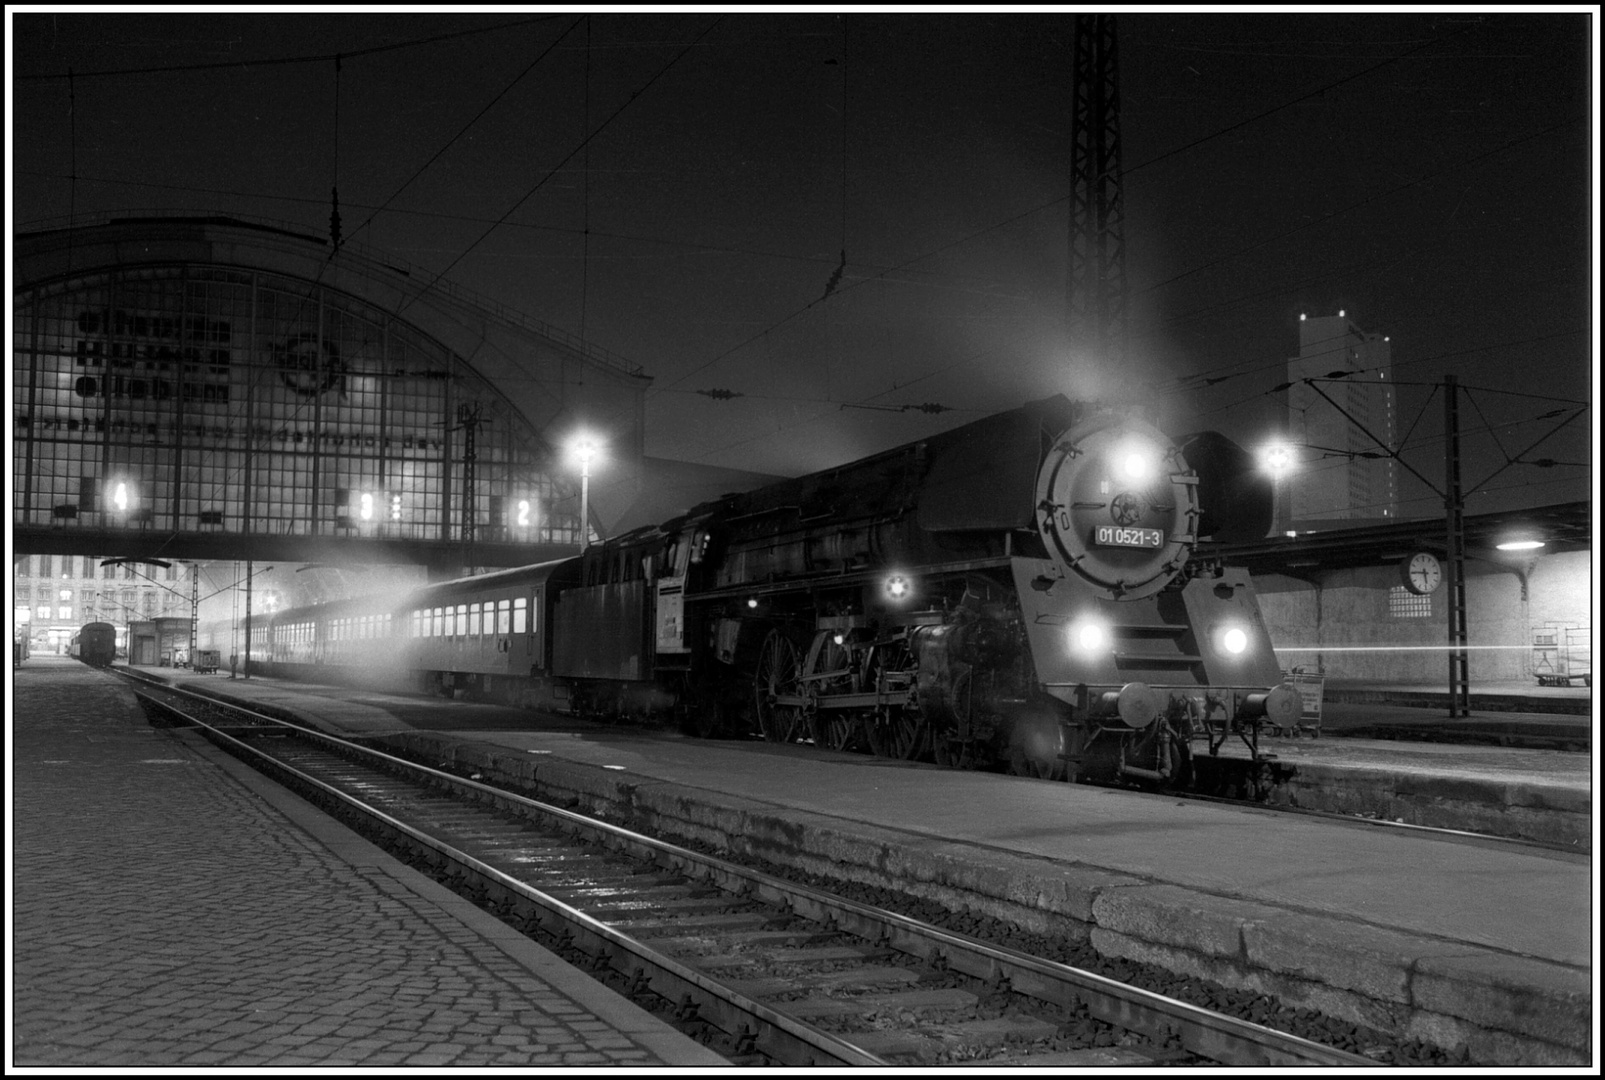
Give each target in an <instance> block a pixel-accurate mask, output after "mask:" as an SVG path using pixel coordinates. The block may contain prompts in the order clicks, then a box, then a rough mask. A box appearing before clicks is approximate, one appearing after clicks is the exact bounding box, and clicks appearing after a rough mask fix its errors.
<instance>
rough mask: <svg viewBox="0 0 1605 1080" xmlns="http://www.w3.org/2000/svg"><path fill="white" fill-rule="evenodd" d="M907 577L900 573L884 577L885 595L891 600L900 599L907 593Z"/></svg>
mask: <svg viewBox="0 0 1605 1080" xmlns="http://www.w3.org/2000/svg"><path fill="white" fill-rule="evenodd" d="M909 588H910V586H909V583H908V578H906V577H904V576H903V575H902V574H893V575H892V576H891V577H889V578H887V579H886V595H887V596H888V597H890V598H891V599H893V600H901V599H903V598H904V597H905V596H907V595H908V593H909Z"/></svg>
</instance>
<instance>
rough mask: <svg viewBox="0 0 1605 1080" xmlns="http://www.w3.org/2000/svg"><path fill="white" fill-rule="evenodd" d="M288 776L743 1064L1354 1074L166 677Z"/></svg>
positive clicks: (1301, 1046) (1250, 1028) (1291, 1048)
mask: <svg viewBox="0 0 1605 1080" xmlns="http://www.w3.org/2000/svg"><path fill="white" fill-rule="evenodd" d="M136 693H137V696H138V697H139V699H140V701H141V704H142V706H144V708H145V709H146V712H147V715H149V716H150V717H151V718H152V720H153V722H161V723H176V724H183V725H189V724H194V725H197V726H199V727H200V728H202V729H203V731H204V732H205V734H206V737H208V738H210V739H212V740H213V741H214V742H217V743H218V744H219V745H222V746H224V747H225V748H227V749H228V750H229V751H230V752H232V753H235V754H237V755H239V756H241V757H242V758H245V759H247V760H249V761H250V762H251V763H252V764H254V765H255V766H256V767H258V768H259V769H261V770H262V771H264V772H266V773H268V774H269V775H273V776H275V777H276V778H278V779H280V780H282V781H283V782H286V783H288V784H290V785H291V786H293V787H295V788H297V789H298V790H300V791H301V792H302V793H304V794H306V795H308V796H309V797H311V798H312V799H314V801H317V802H319V803H321V804H323V805H324V806H325V807H327V808H329V809H330V810H331V811H332V812H333V813H335V815H336V816H337V817H340V818H341V819H343V820H345V821H346V822H347V823H349V824H353V825H354V826H356V827H358V828H359V830H360V831H363V832H365V833H367V834H368V835H370V836H371V837H373V838H375V839H376V840H377V841H378V842H380V843H381V844H382V845H383V846H386V847H389V848H390V849H391V850H392V851H393V852H395V853H397V854H398V855H399V856H400V857H402V858H404V859H405V860H407V861H409V862H411V863H413V864H414V865H415V866H417V867H419V868H420V869H423V870H424V871H426V872H428V873H430V874H431V875H433V876H434V877H436V878H437V879H438V880H442V881H445V882H447V883H448V884H450V885H452V887H454V888H456V889H457V890H458V891H459V892H462V893H464V894H465V895H467V896H469V897H471V898H472V899H474V900H475V901H476V902H478V903H480V904H481V905H482V906H484V907H486V908H487V909H488V910H491V911H493V912H495V913H496V914H497V915H499V916H500V917H501V918H502V919H504V920H505V921H507V922H509V923H511V924H513V925H515V926H518V927H520V928H521V929H523V930H525V931H526V932H528V933H530V934H531V935H532V936H534V937H535V938H536V939H537V940H539V941H541V942H542V943H543V944H546V945H548V946H549V947H552V948H554V949H555V951H557V952H559V954H560V955H563V956H564V957H565V958H566V959H569V960H570V962H573V963H576V964H577V965H578V966H580V967H582V968H584V969H586V970H589V971H590V972H592V973H593V975H595V976H596V977H598V978H599V979H601V980H602V981H604V982H607V983H609V984H611V985H612V986H613V987H614V988H615V989H618V990H619V991H620V992H622V993H625V994H626V995H627V996H629V997H631V998H632V999H634V1000H636V1001H637V1002H638V1003H639V1004H642V1005H643V1006H644V1007H647V1008H649V1009H651V1010H653V1011H655V1012H658V1013H659V1014H660V1015H664V1016H665V1018H667V1019H670V1020H671V1022H673V1023H675V1024H676V1026H679V1027H681V1028H682V1030H686V1031H688V1032H690V1033H692V1034H694V1035H696V1036H697V1037H699V1038H701V1039H702V1040H703V1041H704V1042H706V1043H707V1044H708V1045H709V1046H711V1047H712V1048H714V1049H716V1050H717V1051H719V1052H720V1053H722V1054H724V1055H725V1056H726V1057H728V1058H729V1059H730V1060H731V1061H732V1062H735V1063H737V1064H744V1065H777V1066H793V1067H809V1066H814V1067H817V1066H849V1065H859V1066H886V1065H891V1066H897V1065H905V1066H907V1065H933V1064H962V1063H965V1062H976V1063H984V1064H985V1065H987V1066H988V1067H996V1066H1038V1065H1057V1066H1067V1067H1075V1066H1080V1067H1112V1066H1128V1067H1129V1066H1136V1067H1163V1066H1167V1065H1199V1064H1219V1065H1229V1066H1263V1067H1299V1066H1316V1067H1319V1066H1325V1067H1354V1066H1367V1065H1377V1064H1381V1063H1384V1062H1385V1061H1388V1060H1391V1059H1392V1055H1391V1050H1390V1048H1388V1047H1386V1046H1384V1045H1378V1046H1375V1047H1366V1048H1365V1049H1366V1050H1367V1051H1368V1053H1367V1054H1360V1053H1354V1052H1350V1051H1347V1050H1343V1049H1338V1048H1336V1047H1333V1046H1329V1045H1324V1044H1322V1043H1319V1042H1316V1041H1312V1040H1310V1039H1307V1038H1302V1037H1299V1036H1297V1035H1292V1034H1289V1033H1286V1032H1281V1031H1276V1030H1273V1029H1272V1028H1270V1027H1266V1026H1264V1025H1261V1024H1256V1023H1252V1022H1249V1021H1245V1020H1243V1019H1240V1018H1237V1017H1234V1016H1228V1015H1225V1014H1222V1013H1219V1012H1215V1011H1212V1010H1209V1009H1206V1008H1202V1007H1200V1006H1198V1005H1195V1004H1190V1003H1188V1002H1185V1001H1179V1000H1175V999H1172V998H1167V997H1164V996H1162V995H1160V994H1156V993H1153V992H1151V991H1147V990H1143V989H1139V988H1137V987H1134V986H1130V985H1125V984H1123V983H1120V982H1118V981H1116V980H1113V979H1110V978H1107V977H1104V976H1102V975H1099V974H1096V973H1093V972H1090V971H1084V970H1081V969H1078V968H1074V967H1071V966H1068V965H1065V964H1062V963H1058V962H1056V961H1053V960H1049V959H1044V958H1042V957H1038V956H1033V955H1030V954H1028V953H1026V952H1022V951H1019V950H1016V949H1011V948H1007V947H1002V946H999V945H995V944H989V943H987V942H985V941H982V940H979V939H976V938H973V937H970V936H967V935H965V934H960V933H955V932H952V931H949V930H945V929H943V928H941V927H939V926H935V925H932V924H929V923H925V922H921V921H920V920H918V919H915V918H911V917H909V916H906V915H902V914H898V913H896V912H893V911H890V910H885V909H882V908H877V907H874V906H871V905H868V904H864V903H861V902H857V901H854V900H851V899H846V898H843V897H841V896H836V895H833V894H831V893H830V892H828V891H826V890H824V889H821V888H817V887H812V886H809V885H805V884H799V883H797V882H795V881H791V880H787V879H785V878H782V877H779V876H774V875H770V874H766V873H763V872H761V871H757V870H753V869H750V868H747V867H743V866H740V865H737V864H734V863H731V862H728V861H725V860H723V859H720V858H717V857H714V856H712V855H708V854H702V853H698V852H695V851H691V850H689V849H686V848H683V847H679V846H676V845H672V844H667V843H664V842H662V841H659V840H656V839H653V838H651V837H647V836H643V835H640V834H638V833H634V832H631V831H629V830H626V829H622V828H619V827H618V826H615V825H612V824H609V823H607V822H604V821H599V820H596V819H593V818H587V817H583V816H581V815H579V814H576V813H573V812H571V811H569V810H566V809H563V808H561V807H557V806H552V805H548V804H544V803H540V802H537V801H535V800H533V799H529V798H526V797H524V796H522V795H519V794H516V793H512V792H508V791H505V790H501V789H498V788H494V787H491V786H489V785H486V784H482V783H479V782H477V781H475V780H473V779H471V778H463V777H459V776H455V775H452V774H449V773H445V772H441V771H438V770H434V769H429V768H425V767H423V766H419V765H416V764H413V763H410V762H407V761H403V760H402V759H399V758H395V757H391V756H389V755H385V754H381V753H379V752H377V751H374V750H371V749H368V748H366V747H362V746H359V745H356V744H353V743H350V742H346V741H345V740H340V739H335V738H331V737H329V736H326V735H322V734H319V733H315V732H309V731H306V730H304V729H301V728H297V727H294V726H293V725H289V724H286V723H284V722H282V721H278V720H274V719H272V718H269V717H266V716H263V715H261V714H258V713H253V712H250V711H249V710H245V709H242V708H239V707H237V706H233V705H228V704H225V703H222V702H219V701H217V700H215V699H211V698H202V697H199V696H196V695H192V694H188V693H186V692H184V691H181V690H176V689H173V688H157V687H144V688H141V689H140V690H138V691H136Z"/></svg>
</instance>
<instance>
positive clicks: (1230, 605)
mask: <svg viewBox="0 0 1605 1080" xmlns="http://www.w3.org/2000/svg"><path fill="white" fill-rule="evenodd" d="M1206 434H1207V435H1208V437H1201V438H1194V439H1191V440H1187V441H1186V442H1185V445H1180V444H1178V443H1177V442H1176V441H1173V440H1172V439H1170V438H1169V437H1168V436H1166V435H1165V434H1164V433H1162V432H1161V431H1160V430H1159V429H1158V428H1157V427H1155V426H1153V425H1152V424H1150V423H1149V422H1147V421H1146V420H1143V419H1141V418H1139V417H1134V416H1131V415H1127V414H1124V413H1121V412H1118V411H1115V410H1111V409H1107V408H1103V407H1100V406H1097V405H1093V404H1088V403H1083V402H1075V401H1071V400H1069V399H1068V398H1066V397H1064V396H1055V397H1051V398H1047V399H1044V400H1040V401H1035V402H1030V403H1027V404H1026V405H1024V406H1021V407H1019V408H1016V409H1012V410H1009V411H1007V412H1003V413H998V414H995V415H993V416H989V417H986V418H984V419H981V420H978V421H975V422H973V423H970V424H967V425H964V426H962V427H958V428H955V429H953V430H951V431H948V432H945V433H942V434H939V435H935V436H931V437H929V438H925V439H921V440H918V441H916V442H913V443H909V444H907V445H904V446H900V447H897V448H895V449H892V450H889V451H886V452H883V453H879V454H875V455H872V456H869V457H865V458H863V459H860V460H858V461H854V462H851V463H849V464H846V465H842V466H839V467H836V468H832V469H827V470H824V471H822V472H817V473H813V474H811V475H808V476H804V477H800V478H797V479H793V480H786V481H782V482H779V483H775V484H771V485H769V486H766V487H763V488H759V489H757V490H755V491H751V492H748V493H744V494H735V495H728V496H725V497H723V498H720V499H717V500H714V501H711V502H707V503H704V504H701V505H699V506H697V507H695V508H693V509H691V510H690V511H689V512H687V513H685V514H683V515H681V516H678V517H676V518H674V519H672V520H669V521H665V522H663V523H661V524H657V525H652V526H648V527H644V528H639V529H636V530H634V531H631V532H629V533H626V534H624V535H620V536H617V537H614V538H611V539H609V540H606V541H605V542H601V543H598V544H595V545H593V546H591V547H589V548H587V549H586V550H584V551H583V552H582V553H581V554H579V555H577V556H574V557H571V558H566V559H559V560H555V561H551V562H545V563H540V564H535V565H531V566H525V567H519V568H515V569H509V570H501V571H496V572H492V573H485V574H479V575H474V576H469V577H463V578H460V579H457V580H452V581H443V582H438V583H432V584H429V585H426V586H423V587H421V588H419V589H418V590H416V591H415V592H413V593H412V594H411V595H409V596H407V597H405V598H403V599H397V598H395V597H358V598H352V599H349V600H343V601H338V602H334V603H329V604H323V605H319V606H317V607H312V608H297V609H291V610H287V611H281V612H277V613H274V614H273V615H271V616H270V617H267V618H265V619H258V620H257V621H256V623H255V625H254V626H253V629H252V632H251V637H252V653H253V657H254V658H256V659H257V664H256V670H259V671H261V672H263V673H265V674H276V675H285V676H289V677H292V678H320V677H321V678H329V677H330V676H332V675H333V674H334V673H336V672H345V673H347V674H354V673H360V674H362V675H364V676H365V677H366V679H367V681H368V682H370V683H372V682H375V681H377V682H379V683H380V684H383V685H391V686H406V687H410V688H415V689H421V690H427V691H430V692H433V693H436V694H441V695H445V696H464V697H474V698H478V699H485V700H495V701H502V702H507V703H512V704H517V705H521V706H527V707H531V708H541V709H556V710H560V711H567V712H570V713H574V714H579V715H583V716H595V717H608V718H626V719H630V720H635V721H640V722H648V723H650V722H659V723H677V724H678V725H679V726H680V727H681V728H682V729H684V730H686V731H688V732H690V733H692V734H695V735H698V736H703V737H747V738H763V739H766V740H770V741H773V742H780V743H811V744H813V745H815V746H819V747H825V748H829V749H833V750H857V751H863V752H867V753H872V754H875V755H878V756H883V757H889V758H899V759H908V760H925V761H932V762H935V763H937V764H939V765H945V766H951V767H959V768H991V769H1006V770H1007V771H1010V772H1014V773H1017V774H1021V775H1027V776H1035V777H1041V778H1051V779H1069V780H1079V781H1097V782H1125V783H1136V784H1142V785H1150V786H1159V787H1186V786H1188V785H1189V784H1190V783H1191V782H1192V779H1193V766H1194V761H1195V753H1194V749H1193V744H1194V742H1195V741H1196V740H1198V739H1199V738H1200V737H1201V736H1202V737H1207V741H1208V747H1209V750H1210V751H1211V752H1213V751H1215V750H1217V749H1218V747H1219V746H1220V744H1221V742H1222V741H1223V740H1224V739H1226V738H1228V737H1230V736H1232V735H1236V736H1239V737H1241V738H1243V740H1244V741H1245V742H1247V743H1248V744H1249V745H1250V746H1252V747H1256V748H1257V742H1258V734H1259V731H1260V729H1261V727H1262V726H1263V725H1267V724H1268V725H1273V726H1276V727H1288V726H1292V725H1293V724H1295V723H1296V721H1297V717H1298V714H1299V709H1300V703H1299V698H1298V694H1297V692H1296V690H1295V688H1294V687H1292V686H1291V685H1289V684H1288V683H1286V682H1285V681H1284V680H1283V678H1282V674H1281V671H1280V669H1279V666H1278V664H1277V661H1276V657H1275V654H1274V652H1273V650H1272V644H1271V640H1270V636H1269V634H1268V632H1267V630H1266V627H1265V622H1264V619H1263V617H1262V616H1261V613H1260V610H1259V605H1258V601H1257V598H1256V595H1255V591H1254V586H1253V582H1252V580H1251V579H1250V576H1249V574H1248V573H1247V571H1246V570H1244V569H1241V568H1234V567H1230V566H1225V565H1222V564H1221V563H1219V562H1218V561H1215V560H1209V559H1204V558H1200V557H1199V556H1198V552H1197V548H1198V544H1199V539H1200V535H1201V528H1210V529H1212V530H1213V531H1216V532H1221V531H1226V530H1229V529H1233V528H1235V529H1238V530H1239V531H1241V530H1243V529H1244V528H1246V529H1247V530H1248V532H1249V533H1252V532H1253V531H1254V530H1258V532H1259V535H1264V532H1265V530H1266V529H1267V528H1268V527H1269V523H1270V518H1269V502H1268V499H1267V500H1260V501H1257V494H1253V493H1254V492H1257V491H1258V490H1259V489H1258V488H1253V491H1252V492H1250V494H1248V495H1245V492H1249V491H1250V488H1251V487H1252V485H1248V486H1245V485H1244V484H1243V483H1242V482H1241V479H1240V475H1239V474H1241V473H1243V472H1244V470H1245V463H1246V462H1247V455H1246V454H1245V453H1243V452H1242V450H1241V448H1239V447H1237V446H1236V444H1233V443H1231V442H1230V441H1229V440H1226V439H1224V437H1221V436H1217V435H1214V434H1213V433H1206ZM1187 454H1194V455H1196V456H1198V457H1199V459H1200V466H1199V467H1198V468H1196V469H1195V468H1194V467H1193V466H1192V465H1190V464H1189V461H1188V457H1187ZM1234 477H1237V478H1238V479H1236V480H1234V479H1233V478H1234ZM1211 498H1214V499H1215V500H1216V503H1217V504H1216V505H1215V507H1214V508H1213V509H1210V510H1206V508H1205V503H1206V501H1208V500H1209V499H1211ZM1249 518H1251V519H1252V520H1251V521H1248V522H1247V523H1246V524H1245V521H1244V520H1243V519H1249ZM1256 753H1257V750H1256Z"/></svg>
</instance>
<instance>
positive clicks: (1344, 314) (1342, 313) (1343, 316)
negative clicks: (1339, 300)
mask: <svg viewBox="0 0 1605 1080" xmlns="http://www.w3.org/2000/svg"><path fill="white" fill-rule="evenodd" d="M1348 316H1349V313H1348V312H1346V311H1344V310H1343V309H1342V308H1338V318H1340V319H1346V318H1348Z"/></svg>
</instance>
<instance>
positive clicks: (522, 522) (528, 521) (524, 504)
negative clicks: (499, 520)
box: [513, 499, 535, 529]
mask: <svg viewBox="0 0 1605 1080" xmlns="http://www.w3.org/2000/svg"><path fill="white" fill-rule="evenodd" d="M513 524H514V525H516V526H517V527H518V528H520V529H528V528H530V527H531V526H533V525H534V524H535V500H534V499H519V500H518V506H517V516H515V517H514V518H513Z"/></svg>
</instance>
